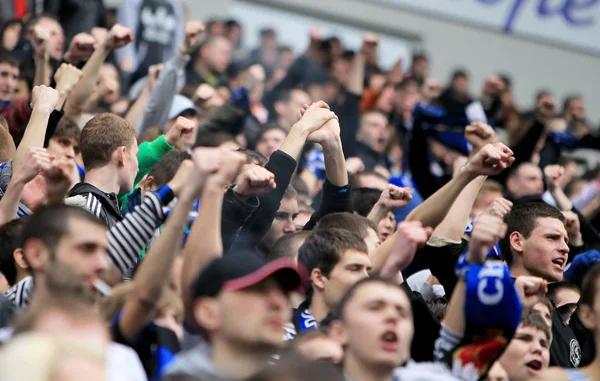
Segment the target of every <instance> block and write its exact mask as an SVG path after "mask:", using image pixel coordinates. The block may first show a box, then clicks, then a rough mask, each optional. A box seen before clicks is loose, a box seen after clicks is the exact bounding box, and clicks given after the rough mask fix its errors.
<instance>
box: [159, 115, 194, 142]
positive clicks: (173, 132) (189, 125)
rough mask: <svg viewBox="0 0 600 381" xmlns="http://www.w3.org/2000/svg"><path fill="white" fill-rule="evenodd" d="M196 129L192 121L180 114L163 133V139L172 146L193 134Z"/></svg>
mask: <svg viewBox="0 0 600 381" xmlns="http://www.w3.org/2000/svg"><path fill="white" fill-rule="evenodd" d="M195 129H196V123H194V121H192V120H190V119H187V118H184V117H183V116H180V117H178V118H177V120H175V123H174V124H173V126H171V128H170V129H169V131H167V133H166V134H165V140H166V141H167V143H169V144H170V145H172V146H177V143H179V141H181V139H183V138H184V137H186V136H188V135H190V134H193V133H194V130H195Z"/></svg>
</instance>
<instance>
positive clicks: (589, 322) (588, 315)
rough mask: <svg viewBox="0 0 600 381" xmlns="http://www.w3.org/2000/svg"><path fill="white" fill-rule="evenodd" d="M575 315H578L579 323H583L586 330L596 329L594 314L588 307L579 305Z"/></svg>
mask: <svg viewBox="0 0 600 381" xmlns="http://www.w3.org/2000/svg"><path fill="white" fill-rule="evenodd" d="M577 313H578V314H579V319H580V320H581V323H583V325H584V326H585V327H586V328H587V329H589V330H590V331H595V330H596V329H597V325H596V314H595V313H594V311H593V310H592V308H591V307H590V306H588V305H587V304H580V305H579V308H578V309H577Z"/></svg>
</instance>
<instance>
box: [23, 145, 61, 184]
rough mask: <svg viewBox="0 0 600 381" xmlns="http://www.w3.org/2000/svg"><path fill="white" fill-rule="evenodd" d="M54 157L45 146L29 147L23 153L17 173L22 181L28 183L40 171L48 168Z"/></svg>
mask: <svg viewBox="0 0 600 381" xmlns="http://www.w3.org/2000/svg"><path fill="white" fill-rule="evenodd" d="M53 160H54V157H52V156H50V154H49V153H48V151H47V150H46V149H45V148H41V147H31V148H29V149H28V150H27V152H26V153H25V158H24V160H23V163H22V165H21V170H20V171H19V175H20V176H21V179H22V180H23V182H25V183H28V182H30V181H31V180H33V179H34V178H35V177H36V176H37V175H38V174H39V173H40V172H42V171H45V170H48V169H50V166H51V165H52V161H53Z"/></svg>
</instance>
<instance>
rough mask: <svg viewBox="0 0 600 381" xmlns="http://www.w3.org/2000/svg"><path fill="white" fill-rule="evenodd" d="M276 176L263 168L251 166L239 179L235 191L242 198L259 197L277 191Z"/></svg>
mask: <svg viewBox="0 0 600 381" xmlns="http://www.w3.org/2000/svg"><path fill="white" fill-rule="evenodd" d="M275 185H276V184H275V175H274V174H272V173H271V172H269V171H268V170H266V169H265V168H263V167H261V166H260V165H256V164H251V165H249V166H247V168H246V170H245V171H243V172H242V173H241V174H240V175H239V176H238V178H237V183H236V184H235V187H233V191H234V192H235V193H237V194H238V195H240V196H259V195H262V194H265V193H268V192H270V191H272V190H273V189H275Z"/></svg>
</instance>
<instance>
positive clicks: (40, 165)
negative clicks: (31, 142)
mask: <svg viewBox="0 0 600 381" xmlns="http://www.w3.org/2000/svg"><path fill="white" fill-rule="evenodd" d="M50 163H51V160H50V155H49V154H48V152H47V151H46V149H45V148H41V147H32V148H30V149H28V150H27V152H26V153H25V157H24V158H23V162H22V164H21V170H18V171H15V174H14V175H13V177H12V178H11V179H10V182H9V183H8V187H7V188H6V192H4V194H3V195H2V199H0V225H4V224H5V223H7V222H9V221H11V220H12V219H14V218H15V217H16V216H17V210H18V207H19V201H21V194H22V193H23V190H24V189H25V184H27V183H28V182H30V181H31V180H33V179H34V178H35V177H36V176H37V175H38V174H39V173H40V172H42V171H44V170H46V169H48V168H50ZM13 168H14V167H13Z"/></svg>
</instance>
